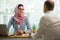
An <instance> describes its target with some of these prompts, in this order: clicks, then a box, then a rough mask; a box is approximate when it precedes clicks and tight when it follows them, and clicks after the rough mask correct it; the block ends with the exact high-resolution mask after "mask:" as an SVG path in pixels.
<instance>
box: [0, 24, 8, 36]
mask: <svg viewBox="0 0 60 40" xmlns="http://www.w3.org/2000/svg"><path fill="white" fill-rule="evenodd" d="M7 35H8V33H7V27H6V24H0V36H7Z"/></svg>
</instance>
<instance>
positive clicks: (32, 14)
mask: <svg viewBox="0 0 60 40" xmlns="http://www.w3.org/2000/svg"><path fill="white" fill-rule="evenodd" d="M44 1H45V0H0V24H8V21H9V20H10V18H11V17H12V16H13V15H14V9H15V7H16V6H17V5H18V4H20V3H21V4H23V5H24V8H25V15H26V16H27V17H28V18H29V21H30V24H31V27H32V26H33V25H34V24H35V25H36V26H37V28H38V24H39V20H40V18H41V17H42V16H43V15H44V14H43V5H44ZM53 1H54V2H55V9H54V11H55V13H57V14H58V15H59V16H60V0H53ZM12 32H14V30H13V28H12V27H11V28H10V33H12Z"/></svg>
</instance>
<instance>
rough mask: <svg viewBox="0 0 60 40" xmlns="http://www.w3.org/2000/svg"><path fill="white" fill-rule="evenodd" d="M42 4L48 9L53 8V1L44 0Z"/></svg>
mask: <svg viewBox="0 0 60 40" xmlns="http://www.w3.org/2000/svg"><path fill="white" fill-rule="evenodd" d="M44 5H45V6H46V7H47V8H48V10H49V11H50V10H53V9H54V2H53V1H45V3H44Z"/></svg>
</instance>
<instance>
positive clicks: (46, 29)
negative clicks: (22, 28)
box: [31, 1, 60, 40]
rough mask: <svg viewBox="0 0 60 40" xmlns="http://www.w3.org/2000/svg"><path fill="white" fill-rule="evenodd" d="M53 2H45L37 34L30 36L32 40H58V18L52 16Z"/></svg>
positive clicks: (59, 34)
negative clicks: (38, 39)
mask: <svg viewBox="0 0 60 40" xmlns="http://www.w3.org/2000/svg"><path fill="white" fill-rule="evenodd" d="M53 10H54V2H53V1H45V3H44V13H45V14H46V15H44V16H42V18H41V20H40V23H39V28H38V30H37V32H36V33H35V34H34V35H33V34H32V35H33V36H32V35H31V36H32V37H33V38H34V39H37V38H42V37H44V40H60V18H59V17H58V15H56V14H54V12H53Z"/></svg>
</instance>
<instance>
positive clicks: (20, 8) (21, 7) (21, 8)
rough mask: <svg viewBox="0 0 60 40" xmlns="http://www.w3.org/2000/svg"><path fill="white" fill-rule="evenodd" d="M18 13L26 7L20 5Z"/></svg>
mask: <svg viewBox="0 0 60 40" xmlns="http://www.w3.org/2000/svg"><path fill="white" fill-rule="evenodd" d="M18 13H19V14H21V13H24V7H23V6H20V7H19V8H18Z"/></svg>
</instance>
